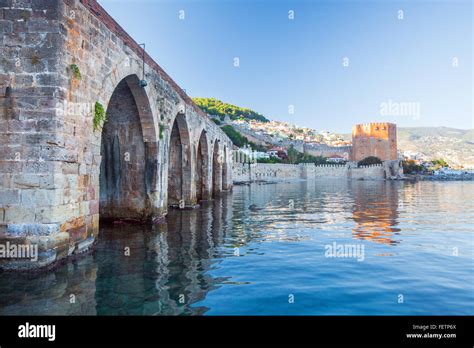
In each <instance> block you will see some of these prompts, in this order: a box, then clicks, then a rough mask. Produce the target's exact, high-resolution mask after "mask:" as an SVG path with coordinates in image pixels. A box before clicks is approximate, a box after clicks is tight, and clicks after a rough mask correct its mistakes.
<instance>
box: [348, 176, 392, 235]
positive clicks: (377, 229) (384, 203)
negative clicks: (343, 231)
mask: <svg viewBox="0 0 474 348" xmlns="http://www.w3.org/2000/svg"><path fill="white" fill-rule="evenodd" d="M349 185H350V188H351V192H352V193H353V195H354V208H353V211H352V218H353V219H354V222H355V223H356V225H355V227H354V228H353V230H352V232H353V235H354V237H355V238H358V239H364V240H369V241H372V242H376V243H383V244H397V243H399V241H398V240H396V239H394V235H396V234H398V232H400V228H397V227H395V226H397V225H398V190H399V187H398V186H397V183H393V182H386V181H375V182H370V183H368V182H364V181H352V182H349Z"/></svg>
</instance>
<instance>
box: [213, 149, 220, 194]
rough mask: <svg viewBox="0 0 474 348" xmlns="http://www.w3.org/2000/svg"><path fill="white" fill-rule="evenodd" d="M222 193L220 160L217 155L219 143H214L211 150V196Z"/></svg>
mask: <svg viewBox="0 0 474 348" xmlns="http://www.w3.org/2000/svg"><path fill="white" fill-rule="evenodd" d="M221 191H222V159H221V158H220V154H219V141H218V140H215V141H214V148H213V150H212V195H213V196H214V197H215V196H218V195H219V194H220V193H221Z"/></svg>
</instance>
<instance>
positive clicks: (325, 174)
mask: <svg viewBox="0 0 474 348" xmlns="http://www.w3.org/2000/svg"><path fill="white" fill-rule="evenodd" d="M387 168H388V167H387V164H383V165H382V164H380V165H372V166H362V167H357V165H356V164H354V163H353V164H352V165H350V164H347V165H337V164H323V165H314V164H311V163H302V164H265V163H251V164H249V163H234V165H233V171H234V173H233V179H234V182H250V181H256V180H265V181H280V180H284V179H318V178H335V179H355V180H361V179H365V180H381V179H385V178H390V176H387V174H386V171H387Z"/></svg>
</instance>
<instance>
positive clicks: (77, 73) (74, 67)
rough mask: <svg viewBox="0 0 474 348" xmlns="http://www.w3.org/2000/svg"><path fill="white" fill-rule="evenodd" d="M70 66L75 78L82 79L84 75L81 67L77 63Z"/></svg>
mask: <svg viewBox="0 0 474 348" xmlns="http://www.w3.org/2000/svg"><path fill="white" fill-rule="evenodd" d="M69 67H70V68H71V71H72V74H73V76H74V78H76V79H77V80H80V79H81V78H82V75H81V71H80V70H79V67H78V66H77V65H76V64H71V65H70V66H69Z"/></svg>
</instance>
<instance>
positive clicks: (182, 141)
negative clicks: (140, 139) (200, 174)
mask: <svg viewBox="0 0 474 348" xmlns="http://www.w3.org/2000/svg"><path fill="white" fill-rule="evenodd" d="M190 200H191V144H190V141H189V131H188V126H187V123H186V118H185V116H184V114H178V115H177V116H176V118H175V120H174V122H173V127H172V128H171V135H170V142H169V164H168V205H169V206H174V207H183V205H186V204H190V203H191V202H190Z"/></svg>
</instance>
